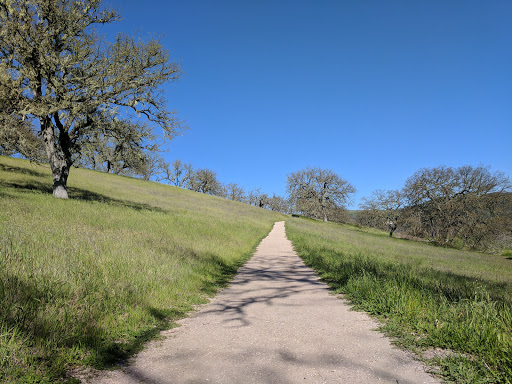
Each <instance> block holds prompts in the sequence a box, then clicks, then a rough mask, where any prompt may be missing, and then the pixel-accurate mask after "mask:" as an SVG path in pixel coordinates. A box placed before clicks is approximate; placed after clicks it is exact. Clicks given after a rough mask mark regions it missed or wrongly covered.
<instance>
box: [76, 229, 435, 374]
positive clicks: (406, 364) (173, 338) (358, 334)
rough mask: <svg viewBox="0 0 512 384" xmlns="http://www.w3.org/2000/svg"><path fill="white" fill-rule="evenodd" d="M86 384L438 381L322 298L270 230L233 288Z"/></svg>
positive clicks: (318, 285)
mask: <svg viewBox="0 0 512 384" xmlns="http://www.w3.org/2000/svg"><path fill="white" fill-rule="evenodd" d="M179 323H180V324H181V326H180V327H178V328H175V329H172V330H169V331H166V332H164V333H163V335H164V340H160V341H156V342H152V343H150V344H149V345H148V347H147V348H146V349H145V350H144V351H143V352H141V353H140V354H138V355H137V356H136V357H135V358H134V359H132V361H131V362H130V365H129V366H126V367H124V368H122V369H121V370H117V371H111V372H102V373H100V374H99V375H94V376H95V377H94V378H89V379H87V380H84V382H86V383H90V384H113V383H115V384H123V383H125V384H135V383H148V384H164V383H165V384H167V383H190V384H192V383H194V384H199V383H240V384H246V383H365V384H367V383H393V384H397V383H398V384H406V383H440V381H438V380H436V379H435V378H433V377H432V376H430V375H429V374H428V373H426V372H425V370H426V368H425V367H424V366H423V365H422V364H421V363H420V362H418V361H416V360H414V358H413V356H412V355H410V354H408V353H406V352H404V351H401V350H399V349H397V348H395V347H393V346H392V345H391V343H390V341H389V339H387V338H386V337H384V336H383V335H382V334H381V333H379V332H377V331H375V330H374V329H375V328H377V326H378V324H377V323H376V322H375V321H374V320H372V319H371V318H370V317H369V316H368V315H366V314H365V313H360V312H355V311H352V310H351V309H350V307H349V306H348V305H347V304H346V303H345V302H344V300H341V299H339V298H337V297H336V296H333V295H332V294H330V293H329V290H328V288H327V286H326V285H325V284H324V283H322V282H320V281H319V280H318V277H317V276H316V274H315V273H314V271H313V270H312V269H310V268H308V267H306V266H305V265H304V263H303V262H302V260H301V259H300V258H299V257H298V256H297V254H296V253H295V252H294V251H293V248H292V245H291V243H290V241H289V240H288V239H287V238H286V234H285V228H284V222H278V223H276V224H275V226H274V229H273V230H272V231H271V232H270V234H269V235H268V237H266V238H265V239H264V240H263V241H262V242H261V244H260V245H259V247H258V250H257V251H256V253H255V254H254V256H253V257H252V259H251V260H250V261H249V262H248V263H247V264H246V265H245V266H244V267H243V268H241V269H240V271H239V273H238V275H237V276H236V278H235V279H234V280H233V282H232V284H231V285H230V286H229V287H228V288H226V289H225V290H224V291H222V292H221V293H219V294H218V295H217V296H216V297H215V298H214V299H212V301H211V302H210V303H209V304H208V305H205V306H204V307H202V309H201V310H200V311H198V312H197V313H194V314H193V315H192V316H191V317H189V318H187V319H183V320H181V321H180V322H179Z"/></svg>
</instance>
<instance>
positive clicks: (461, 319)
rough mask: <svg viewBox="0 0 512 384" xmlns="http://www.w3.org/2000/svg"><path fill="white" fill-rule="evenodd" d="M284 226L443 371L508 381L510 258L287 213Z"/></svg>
mask: <svg viewBox="0 0 512 384" xmlns="http://www.w3.org/2000/svg"><path fill="white" fill-rule="evenodd" d="M287 234H288V236H289V238H290V240H292V242H293V244H294V247H295V249H296V250H297V252H298V253H299V255H300V256H301V257H302V258H303V259H304V260H305V261H306V263H307V264H308V265H310V266H311V267H313V268H314V269H316V270H317V271H318V272H319V273H320V275H321V276H322V278H323V279H324V280H325V281H327V282H328V283H329V284H330V285H331V286H332V287H333V288H334V289H336V290H337V291H338V292H340V293H344V294H346V296H347V297H348V298H349V299H350V300H351V301H352V303H353V304H354V305H355V307H356V308H359V309H363V310H365V311H368V312H369V313H371V314H373V315H376V316H378V317H379V318H380V319H382V320H383V321H384V325H383V329H384V331H385V332H387V333H388V334H389V335H391V336H393V337H395V340H396V342H397V343H398V344H401V345H402V346H404V347H407V348H410V349H412V350H414V351H416V352H418V353H419V354H420V355H423V356H425V359H427V360H429V362H430V363H431V364H435V365H437V366H439V367H440V369H441V373H442V374H443V375H445V377H447V378H449V379H451V380H453V381H455V382H460V383H509V382H511V380H512V331H511V330H512V306H511V304H512V261H511V260H509V259H507V258H505V257H503V256H496V255H487V254H481V253H475V252H462V251H457V250H451V249H444V248H438V247H433V246H430V245H428V244H422V243H416V242H411V241H406V240H399V239H391V238H389V237H388V236H387V235H386V234H385V233H383V232H382V233H379V232H378V231H371V233H366V232H365V231H364V230H361V229H357V228H355V227H349V226H340V225H335V224H324V223H319V222H314V221H311V220H301V219H292V220H288V221H287ZM436 348H437V350H436ZM433 350H434V351H438V352H439V351H442V352H443V353H441V354H439V353H438V354H437V355H436V354H435V353H430V352H431V351H433ZM439 355H442V356H445V357H444V358H442V357H440V356H439Z"/></svg>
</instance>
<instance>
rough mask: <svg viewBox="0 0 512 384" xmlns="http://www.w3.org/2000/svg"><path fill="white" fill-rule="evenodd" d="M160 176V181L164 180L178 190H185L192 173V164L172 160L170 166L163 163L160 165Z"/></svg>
mask: <svg viewBox="0 0 512 384" xmlns="http://www.w3.org/2000/svg"><path fill="white" fill-rule="evenodd" d="M161 170H162V175H161V176H160V180H161V181H162V180H165V181H168V182H169V183H171V184H172V185H174V186H176V187H180V188H187V187H188V184H189V183H190V180H191V179H192V175H193V173H194V171H193V169H192V164H190V163H184V162H182V161H181V160H179V159H178V160H174V161H173V162H172V164H169V163H168V162H165V161H163V162H162V164H161Z"/></svg>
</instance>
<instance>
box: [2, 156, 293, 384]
mask: <svg viewBox="0 0 512 384" xmlns="http://www.w3.org/2000/svg"><path fill="white" fill-rule="evenodd" d="M69 194H70V199H69V200H58V199H54V198H53V197H52V196H51V174H50V172H49V171H48V170H47V169H46V168H45V167H40V166H35V165H33V164H30V163H28V162H26V161H22V160H16V159H10V158H6V157H0V308H1V310H0V382H7V383H53V382H58V381H64V380H65V377H66V372H67V371H68V370H69V369H71V368H73V367H76V366H77V365H88V366H93V367H96V368H101V367H105V366H111V365H112V364H115V363H116V362H118V361H119V360H120V359H124V358H126V357H127V356H129V355H130V354H132V353H134V352H135V351H137V350H139V349H140V348H141V346H142V344H143V343H144V342H145V341H147V340H148V339H150V338H152V337H155V336H156V335H157V334H158V332H159V331H160V330H162V329H164V328H168V327H170V326H171V323H170V321H172V320H175V319H177V318H180V317H183V316H184V315H185V313H186V312H187V311H190V310H191V309H192V308H193V305H195V304H199V303H203V302H205V298H206V297H207V296H208V295H211V294H213V293H214V292H215V291H216V290H217V289H218V288H219V287H221V286H223V285H225V284H226V283H227V282H228V281H229V279H230V277H231V276H232V275H233V274H234V273H235V272H236V270H237V268H238V267H239V266H240V265H241V264H242V263H243V262H244V261H245V260H247V259H248V257H249V256H250V255H251V254H252V252H253V251H254V249H255V247H256V246H257V244H258V243H259V241H260V240H261V239H262V238H263V237H264V236H265V235H266V234H267V233H268V232H269V230H270V229H271V227H272V224H273V223H274V222H275V221H276V220H282V219H283V216H280V215H278V214H274V213H272V212H268V211H264V210H261V209H258V208H254V207H250V206H247V205H245V204H241V203H235V202H231V201H227V200H224V199H220V198H216V197H211V196H205V195H202V194H198V193H194V192H190V191H186V190H181V189H178V188H174V187H170V186H166V185H162V184H158V183H150V182H143V181H140V180H135V179H130V178H126V177H117V176H112V175H106V174H102V173H98V172H92V171H87V170H79V169H73V170H72V172H71V176H70V180H69ZM71 381H73V380H71Z"/></svg>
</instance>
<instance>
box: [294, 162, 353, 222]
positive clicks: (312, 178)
mask: <svg viewBox="0 0 512 384" xmlns="http://www.w3.org/2000/svg"><path fill="white" fill-rule="evenodd" d="M287 191H288V193H289V195H290V200H291V201H292V202H293V204H294V207H295V210H296V211H298V212H301V213H303V214H304V215H306V216H309V217H314V218H320V219H323V220H324V221H325V222H327V220H328V216H329V214H330V213H333V212H335V211H336V210H337V209H343V208H344V205H345V204H346V202H347V201H348V200H349V195H350V194H352V193H355V192H356V189H355V188H354V187H353V186H352V185H351V184H350V183H349V182H348V181H346V180H344V179H342V178H341V177H340V176H338V175H337V174H336V173H334V172H333V171H331V170H329V169H321V168H310V167H307V168H305V169H303V170H300V171H297V172H292V173H290V174H289V175H288V181H287Z"/></svg>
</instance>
